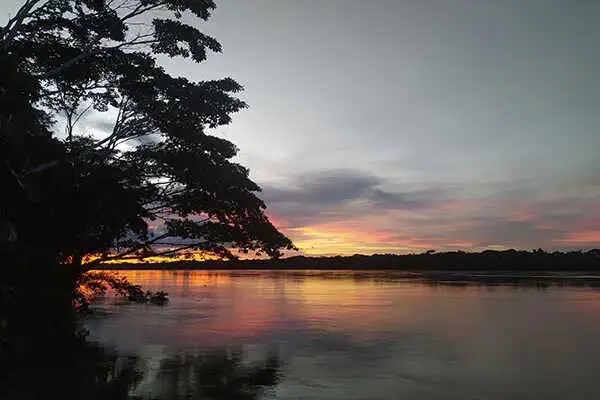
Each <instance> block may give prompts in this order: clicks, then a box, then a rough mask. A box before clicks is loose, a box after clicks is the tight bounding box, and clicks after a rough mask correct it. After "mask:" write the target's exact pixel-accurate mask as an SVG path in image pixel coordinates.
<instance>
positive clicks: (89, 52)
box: [0, 0, 294, 264]
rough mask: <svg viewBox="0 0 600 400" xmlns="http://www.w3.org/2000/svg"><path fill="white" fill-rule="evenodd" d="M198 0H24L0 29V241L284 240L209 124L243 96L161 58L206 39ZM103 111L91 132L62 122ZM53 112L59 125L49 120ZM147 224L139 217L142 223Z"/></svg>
mask: <svg viewBox="0 0 600 400" xmlns="http://www.w3.org/2000/svg"><path fill="white" fill-rule="evenodd" d="M214 8H215V4H214V2H213V1H212V0H26V1H25V3H24V4H23V5H22V6H21V8H20V9H19V10H18V11H17V12H16V14H15V15H14V17H12V18H11V19H10V20H9V21H8V23H7V24H6V26H5V27H3V28H0V158H1V160H0V161H1V163H0V184H1V185H2V187H3V192H4V193H3V196H2V199H0V207H1V210H2V214H0V243H1V246H2V248H3V249H4V250H6V251H13V252H23V249H27V250H28V252H31V251H32V249H34V252H35V253H36V254H44V255H46V256H48V257H54V258H57V259H60V260H63V261H64V260H71V261H72V262H73V263H74V264H80V263H81V260H82V258H83V256H84V255H86V254H98V255H100V257H101V258H100V259H109V258H115V257H123V256H126V255H135V256H140V257H143V256H145V255H156V254H172V253H174V252H177V251H181V250H183V249H192V250H198V251H203V252H206V253H209V254H213V255H217V256H220V257H229V258H231V257H234V254H232V249H238V250H240V251H242V252H255V253H257V254H266V255H269V256H272V257H278V256H279V255H280V254H281V250H282V249H293V248H294V247H293V245H292V243H291V241H290V240H289V239H288V238H286V237H285V236H284V235H283V234H281V233H280V232H279V231H278V230H277V229H276V228H275V227H274V226H273V225H272V223H271V222H270V221H269V219H268V217H267V216H266V214H265V204H264V202H263V201H262V200H260V198H259V197H258V196H257V193H258V192H259V191H260V188H259V186H257V184H256V183H254V182H253V181H252V180H251V179H250V178H249V172H248V170H247V169H246V168H245V167H243V166H241V165H239V164H238V163H236V162H235V161H234V160H233V159H234V157H235V156H236V154H237V151H238V149H237V148H236V147H235V146H234V145H233V144H232V143H230V142H229V141H227V140H224V139H222V138H219V137H217V136H214V135H211V134H210V130H211V129H213V128H216V127H218V126H221V125H225V124H228V123H229V122H230V121H231V115H232V114H233V113H235V112H237V111H239V110H241V109H243V108H245V107H246V104H245V103H244V102H243V101H241V100H240V99H239V98H237V97H236V94H237V93H238V92H239V91H241V90H242V87H241V86H240V85H239V84H238V83H237V82H235V81H234V80H233V79H230V78H224V79H218V80H209V81H199V82H194V81H190V80H189V79H186V78H184V77H176V76H172V75H170V74H169V73H167V72H166V70H165V69H164V68H163V67H162V66H161V64H160V63H159V61H158V60H159V59H161V58H164V57H179V58H187V59H190V60H192V61H194V62H197V63H200V62H202V61H204V60H205V59H206V57H207V54H208V53H209V52H220V51H221V46H220V44H219V43H218V42H217V40H215V39H214V38H212V37H210V36H207V35H205V34H204V33H202V32H201V31H200V30H198V29H197V28H196V26H197V25H198V23H197V22H198V20H207V19H208V18H209V17H210V15H211V12H212V10H213V9H214ZM94 112H95V113H102V115H103V118H104V119H106V120H108V119H109V118H111V120H112V123H111V127H110V130H108V131H107V132H104V133H103V134H101V135H99V134H98V133H96V134H93V132H84V133H81V130H77V129H74V128H75V125H76V124H77V123H78V121H81V119H82V118H83V117H84V115H85V114H86V113H94ZM59 125H63V126H64V127H65V129H64V132H57V131H58V129H57V126H59ZM150 222H152V225H153V226H155V228H154V229H151V228H149V223H150Z"/></svg>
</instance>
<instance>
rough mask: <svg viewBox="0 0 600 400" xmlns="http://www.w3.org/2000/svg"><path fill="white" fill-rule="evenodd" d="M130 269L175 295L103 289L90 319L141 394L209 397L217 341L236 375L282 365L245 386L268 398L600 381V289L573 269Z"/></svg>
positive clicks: (546, 391)
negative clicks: (136, 297) (150, 302)
mask: <svg viewBox="0 0 600 400" xmlns="http://www.w3.org/2000/svg"><path fill="white" fill-rule="evenodd" d="M126 274H127V276H128V277H129V278H130V279H131V280H132V281H134V282H136V283H139V284H142V285H144V286H147V287H148V288H149V289H151V290H158V289H163V290H166V291H167V292H169V295H170V298H171V302H170V304H169V306H167V307H165V308H157V307H145V306H142V307H140V306H131V305H123V304H113V303H111V302H107V303H105V304H103V305H99V306H101V307H102V308H103V309H104V310H107V311H108V312H109V315H108V316H107V317H102V318H92V319H90V320H88V323H87V324H88V325H87V326H88V328H89V329H90V330H91V332H92V337H93V338H94V339H95V340H99V341H101V342H102V343H104V344H106V345H110V346H115V347H116V348H117V349H118V350H119V352H120V353H121V354H136V355H137V356H138V357H139V359H140V360H141V361H139V362H138V364H137V369H138V370H139V371H141V372H142V373H143V376H144V378H143V379H142V380H141V381H139V382H138V383H137V384H136V387H135V389H134V390H133V391H132V394H134V395H138V396H142V397H143V398H148V396H150V395H157V396H163V397H164V396H167V397H168V396H187V395H191V394H193V393H204V394H203V395H204V396H205V397H206V396H207V395H208V393H209V392H201V390H203V389H202V388H197V387H196V383H195V382H198V380H196V378H195V376H196V374H197V371H205V370H206V369H204V367H197V366H194V365H196V363H201V364H202V365H206V363H208V365H212V364H210V363H211V362H212V361H211V360H212V358H211V357H215V354H220V355H221V356H220V357H221V358H223V355H226V356H227V357H229V359H228V360H229V361H226V363H227V364H226V365H229V366H227V367H223V368H219V367H215V368H212V367H211V368H209V369H214V370H215V371H225V370H226V371H235V370H237V371H238V373H242V376H245V378H243V379H241V378H227V381H228V382H233V383H232V384H233V387H243V386H244V385H247V384H248V383H247V382H255V381H257V378H250V377H251V376H253V373H252V371H256V368H263V369H267V370H271V371H273V369H277V371H276V372H275V371H273V372H272V373H271V375H269V373H266V376H272V377H273V381H272V385H268V384H267V385H266V386H267V387H270V388H271V389H269V390H267V391H265V389H264V387H262V388H260V389H258V390H257V391H252V390H250V391H249V392H248V393H250V394H249V395H252V396H258V398H264V397H268V396H269V395H271V396H272V397H275V398H278V399H298V398H328V399H365V398H369V399H397V398H408V399H410V398H414V399H419V398H427V399H464V398H484V399H505V398H520V399H528V398H530V399H537V398H544V399H563V398H582V399H583V398H593V397H594V393H596V391H597V390H598V389H600V385H599V384H598V383H597V374H598V373H599V372H600V364H599V363H598V360H599V359H600V339H598V338H600V322H599V321H600V320H599V319H598V318H597V317H598V312H599V311H600V308H598V307H597V306H596V305H597V304H600V293H598V292H597V291H595V290H592V289H591V288H592V287H593V284H586V287H580V286H564V285H565V282H569V280H571V281H575V283H577V282H578V280H580V279H581V277H578V276H575V275H570V276H563V275H556V276H552V277H550V278H549V279H547V280H546V281H547V282H550V283H549V284H547V285H537V284H531V285H530V284H528V283H526V284H524V285H519V284H518V282H519V279H520V280H521V281H527V282H536V281H540V278H539V277H531V276H517V277H516V279H517V281H516V282H515V280H514V279H513V281H510V282H508V279H509V276H507V275H495V276H487V277H478V276H471V277H469V276H463V275H460V274H456V275H454V276H453V277H452V278H453V279H449V280H450V281H451V283H457V282H458V283H460V284H459V285H458V286H456V285H447V284H445V283H444V281H443V280H438V281H434V280H433V276H429V277H426V276H414V275H410V274H405V273H401V274H395V273H373V272H369V273H356V272H339V271H335V272H321V271H319V272H306V271H302V272H289V271H286V272H276V271H260V272H252V271H249V272H246V271H237V272H227V271H218V272H209V271H192V272H190V271H186V272H177V271H164V272H163V271H131V272H127V273H126ZM438 278H440V277H438ZM445 278H446V279H448V277H447V276H446V277H445ZM484 278H485V279H488V281H490V282H491V284H484V280H485V279H484ZM468 279H470V281H469V282H466V283H465V282H464V281H465V280H468ZM585 279H588V280H594V279H597V278H595V277H593V276H592V277H585ZM507 283H510V285H507ZM540 288H542V289H543V290H539V289H540ZM236 349H237V350H236ZM266 349H270V350H271V352H269V351H267V350H266ZM273 353H274V354H277V357H276V360H277V362H275V361H274V360H275V359H274V358H272V357H271V355H270V354H273ZM209 354H213V355H211V356H208V355H209ZM236 354H243V355H244V357H245V359H244V361H241V362H240V361H239V358H240V357H239V356H238V355H236ZM227 357H226V359H227ZM231 365H233V366H234V367H232V366H231ZM248 365H253V366H252V367H248ZM572 365H581V366H584V367H582V368H579V369H575V368H572V367H570V366H572ZM275 366H277V367H276V368H275ZM171 368H174V369H175V372H169V371H171ZM221 373H222V372H218V373H217V375H218V374H221ZM259 375H260V374H259ZM234 376H236V375H235V374H234ZM261 376H262V375H261ZM215 379H216V378H215ZM261 379H262V378H261ZM258 381H260V379H258ZM204 382H211V380H210V379H207V378H205V379H204ZM215 382H217V381H215ZM211 385H212V386H211ZM209 386H211V387H213V388H214V385H213V384H209ZM259 387H260V385H259ZM211 390H213V389H211ZM214 390H217V389H214ZM219 390H222V392H220V393H227V390H228V389H226V388H221V389H219ZM210 393H216V392H210ZM198 396H200V395H199V394H198ZM590 396H591V397H590ZM225 398H226V397H225Z"/></svg>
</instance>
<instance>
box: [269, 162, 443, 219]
mask: <svg viewBox="0 0 600 400" xmlns="http://www.w3.org/2000/svg"><path fill="white" fill-rule="evenodd" d="M390 186H392V185H391V184H390V182H386V181H385V180H384V179H381V178H379V177H377V176H375V175H372V174H368V173H365V172H363V171H360V170H352V169H344V170H323V171H316V172H311V173H307V174H303V175H300V176H297V177H296V179H294V180H293V181H292V182H291V184H290V185H289V186H287V187H282V186H267V187H265V188H264V198H265V200H266V201H267V204H269V208H270V209H271V210H273V211H275V213H276V214H277V215H279V216H282V217H284V218H285V219H287V220H289V221H291V223H292V225H294V226H302V225H306V224H309V223H311V222H315V221H318V222H324V221H331V220H340V219H346V218H352V217H355V216H356V215H358V214H362V213H365V212H371V213H372V212H375V211H381V210H419V209H424V208H427V207H430V206H431V205H433V204H434V203H435V202H436V201H437V199H438V198H439V196H440V194H441V191H440V190H408V189H407V188H404V189H405V190H403V191H392V190H386V189H385V188H386V187H390Z"/></svg>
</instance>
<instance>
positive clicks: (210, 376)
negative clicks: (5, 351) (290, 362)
mask: <svg viewBox="0 0 600 400" xmlns="http://www.w3.org/2000/svg"><path fill="white" fill-rule="evenodd" d="M63 344H64V343H63ZM22 356H24V359H23V360H21V362H20V363H19V362H13V363H12V365H11V370H10V371H3V374H2V376H1V378H2V379H0V383H1V385H0V398H2V399H3V400H12V399H14V400H17V399H22V400H29V399H31V400H33V399H86V400H126V399H139V400H142V399H144V400H162V399H164V400H171V399H173V400H178V399H204V400H213V399H214V400H217V399H219V400H221V399H231V400H235V399H240V400H242V399H243V400H252V399H258V398H262V396H263V395H265V394H266V393H267V392H268V390H269V388H271V389H272V388H273V387H274V385H276V384H277V382H278V379H279V368H280V364H279V359H278V358H277V355H276V354H275V353H272V354H269V355H268V356H267V357H266V358H264V359H261V360H254V361H249V360H248V359H247V357H246V355H245V354H244V352H243V351H241V350H237V351H230V350H226V349H214V350H211V351H210V352H203V353H196V354H194V353H186V352H182V353H179V354H171V355H168V356H162V357H160V358H159V359H154V360H152V359H148V358H144V357H142V356H140V355H135V356H124V355H123V354H119V353H117V352H115V351H114V350H110V349H107V348H105V347H103V346H101V345H98V344H96V343H93V342H89V341H86V340H81V339H77V338H73V340H72V343H71V346H70V348H64V347H63V348H60V349H59V348H56V349H54V350H51V349H48V350H47V351H44V352H43V353H35V354H33V353H32V354H28V355H27V356H26V355H25V354H22Z"/></svg>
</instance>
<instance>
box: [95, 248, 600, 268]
mask: <svg viewBox="0 0 600 400" xmlns="http://www.w3.org/2000/svg"><path fill="white" fill-rule="evenodd" d="M95 269H105V270H181V269H186V270H325V271H328V270H330V271H331V270H333V271H335V270H356V271H407V272H408V271H448V272H450V271H454V272H458V271H481V272H484V271H487V272H500V271H503V272H507V271H510V272H513V273H515V272H558V271H563V272H570V273H573V272H586V271H589V272H600V249H594V250H589V251H586V252H583V251H574V252H552V253H548V252H545V251H543V250H535V251H517V250H506V251H492V250H486V251H483V252H480V253H466V252H446V253H435V252H428V253H424V254H409V255H395V254H376V255H372V256H365V255H353V256H344V257H342V256H335V257H305V256H295V257H289V258H282V259H278V260H270V259H260V260H256V259H254V260H235V261H217V260H211V261H176V262H168V263H136V264H126V263H124V264H101V265H99V266H97V267H95Z"/></svg>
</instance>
